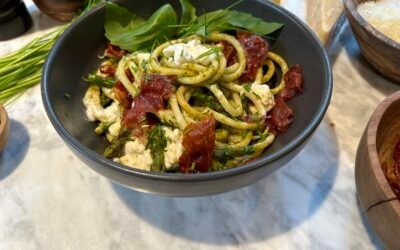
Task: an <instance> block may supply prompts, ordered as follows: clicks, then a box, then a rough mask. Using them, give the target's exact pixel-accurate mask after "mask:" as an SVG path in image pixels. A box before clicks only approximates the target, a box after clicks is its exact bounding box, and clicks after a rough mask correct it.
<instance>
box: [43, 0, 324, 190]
mask: <svg viewBox="0 0 400 250" xmlns="http://www.w3.org/2000/svg"><path fill="white" fill-rule="evenodd" d="M117 2H118V3H119V4H121V5H123V6H125V7H127V8H129V9H130V10H132V11H134V12H135V13H137V14H139V15H141V16H143V17H147V16H149V15H150V14H151V13H153V12H154V11H155V10H156V9H157V8H159V7H160V6H161V5H162V4H163V3H166V2H170V3H171V4H172V5H173V6H174V7H175V9H176V10H179V9H180V7H179V1H178V0H174V1H163V0H154V1H130V0H121V1H117ZM234 2H236V0H219V1H204V0H193V4H194V5H195V6H196V7H197V9H198V10H203V9H205V10H206V11H210V10H215V9H219V8H224V7H226V6H229V5H231V4H232V3H234ZM235 8H236V9H238V10H240V11H244V12H248V13H251V14H253V15H254V16H257V17H260V18H263V19H265V20H267V21H276V22H282V23H284V25H285V26H284V28H283V30H282V31H281V33H280V34H279V38H278V39H277V41H276V42H275V44H274V45H273V46H272V50H273V51H275V52H278V53H280V54H281V55H283V56H284V57H285V58H286V59H287V61H288V63H289V64H290V65H293V64H295V63H301V64H302V65H303V70H304V77H305V81H304V92H303V93H302V94H301V95H299V96H297V97H296V98H294V99H293V100H291V101H290V102H289V105H290V106H291V107H292V108H293V110H294V112H295V121H294V123H293V124H292V126H291V127H290V128H289V130H288V132H287V133H284V134H280V135H279V136H278V137H277V139H276V141H275V142H274V143H273V145H272V146H271V147H269V148H268V150H266V151H265V153H264V154H263V155H262V157H260V158H259V159H258V160H256V161H253V162H251V163H249V164H246V165H243V166H239V167H237V168H233V169H229V170H224V171H220V172H213V173H202V174H189V175H186V174H163V173H154V172H146V171H141V170H136V169H133V168H129V167H126V166H123V165H120V164H118V163H115V162H113V161H111V160H109V159H106V158H104V157H103V156H102V155H101V153H102V151H103V149H104V148H105V146H106V141H105V140H104V139H103V138H102V137H100V136H98V135H96V134H95V133H94V132H93V131H94V128H95V124H94V123H91V122H88V121H87V120H86V119H85V108H84V106H83V104H82V98H83V96H84V93H85V90H86V88H87V83H85V82H83V81H82V76H85V75H87V73H89V72H91V71H93V70H94V69H95V68H96V66H97V65H98V63H99V59H98V55H100V54H102V52H103V51H104V48H105V43H106V40H105V38H104V35H103V33H104V31H103V21H104V8H103V6H100V7H98V8H96V9H94V10H93V11H91V12H90V13H88V14H86V15H85V16H84V17H82V18H80V19H79V20H77V21H76V22H75V23H74V24H73V25H71V27H69V28H68V29H67V30H66V31H65V32H64V34H63V35H62V36H61V37H60V39H59V40H58V41H57V42H56V44H55V46H54V48H53V49H52V51H51V52H50V55H49V57H48V59H47V62H46V64H45V67H44V71H43V78H42V98H43V103H44V106H45V109H46V111H47V114H48V116H49V118H50V121H51V122H52V124H53V126H54V127H55V129H56V130H57V132H58V133H59V134H60V136H61V137H62V138H63V139H64V141H65V142H66V143H67V145H68V146H69V147H70V148H71V149H72V151H73V152H74V153H75V154H76V155H77V156H78V157H79V158H80V159H81V160H82V161H83V162H85V163H86V164H87V165H88V166H89V167H91V168H92V169H93V170H95V171H96V172H98V173H100V174H101V175H103V176H106V177H107V178H109V179H111V180H112V181H114V182H117V183H120V184H122V185H124V186H127V187H130V188H132V189H135V190H139V191H143V192H149V193H156V194H162V195H169V196H200V195H209V194H215V193H221V192H226V191H229V190H233V189H236V188H239V187H243V186H246V185H248V184H251V183H254V182H255V181H257V180H259V179H261V178H262V177H264V176H266V175H268V174H270V173H272V172H273V171H275V170H276V169H278V168H280V167H282V166H284V165H285V164H286V163H287V162H288V161H290V160H291V159H292V158H293V157H294V156H295V155H296V154H297V153H298V152H299V151H300V150H301V149H302V148H303V147H304V145H305V144H306V142H307V140H308V138H310V136H311V134H312V133H313V132H314V130H315V129H316V128H317V126H318V124H319V123H320V122H321V120H322V118H323V116H324V114H325V112H326V109H327V107H328V104H329V101H330V97H331V93H332V72H331V67H330V64H329V60H328V57H327V55H326V53H325V51H324V48H323V47H322V45H321V43H320V42H319V40H318V38H317V37H316V36H315V35H314V34H313V32H312V31H310V29H309V28H308V27H307V26H306V25H305V24H303V23H302V22H301V21H300V20H299V19H298V18H296V17H295V16H294V15H293V14H291V13H289V12H288V11H286V10H284V9H282V8H281V7H279V6H277V5H275V4H273V3H270V2H269V1H262V0H247V1H245V2H243V3H241V4H239V5H237V6H236V7H235ZM65 93H68V94H69V95H70V96H71V98H68V99H66V98H64V95H65Z"/></svg>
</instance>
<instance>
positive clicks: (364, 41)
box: [344, 0, 400, 83]
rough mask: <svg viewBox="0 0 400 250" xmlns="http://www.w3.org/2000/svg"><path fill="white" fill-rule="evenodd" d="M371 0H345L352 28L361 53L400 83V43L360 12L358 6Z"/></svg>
mask: <svg viewBox="0 0 400 250" xmlns="http://www.w3.org/2000/svg"><path fill="white" fill-rule="evenodd" d="M366 1H369V0H344V6H345V10H346V14H347V18H348V20H349V23H350V26H351V29H352V30H353V33H354V36H355V37H356V40H357V43H358V45H359V47H360V49H361V53H362V54H363V56H364V57H365V58H366V59H367V61H368V62H369V63H370V64H371V65H372V66H373V67H374V68H375V69H377V70H378V71H379V72H380V73H381V74H382V75H383V76H385V77H387V78H388V79H390V80H392V81H395V82H397V83H400V43H397V42H395V41H393V40H392V39H390V38H389V37H387V36H385V35H384V34H382V33H381V32H380V31H378V30H377V29H375V28H374V27H372V25H370V24H369V23H367V21H366V20H365V19H364V18H363V17H362V16H361V15H360V14H359V13H358V11H357V6H358V5H359V4H360V3H363V2H366Z"/></svg>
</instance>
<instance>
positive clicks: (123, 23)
mask: <svg viewBox="0 0 400 250" xmlns="http://www.w3.org/2000/svg"><path fill="white" fill-rule="evenodd" d="M144 23H145V20H144V19H143V18H141V17H138V16H136V15H135V14H133V13H132V12H130V11H129V10H128V9H126V8H124V7H121V6H119V5H118V4H115V3H112V2H107V5H106V18H105V23H104V28H105V30H106V37H107V38H108V37H114V36H118V35H119V34H121V33H124V32H128V31H131V30H135V29H137V28H138V27H140V26H142V25H143V24H144Z"/></svg>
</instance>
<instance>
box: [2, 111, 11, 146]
mask: <svg viewBox="0 0 400 250" xmlns="http://www.w3.org/2000/svg"><path fill="white" fill-rule="evenodd" d="M9 133H10V123H9V120H8V115H7V112H6V109H5V108H4V106H3V105H1V103H0V152H1V151H3V149H4V146H5V145H6V142H7V139H8V135H9Z"/></svg>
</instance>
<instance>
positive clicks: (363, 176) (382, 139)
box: [355, 91, 400, 249]
mask: <svg viewBox="0 0 400 250" xmlns="http://www.w3.org/2000/svg"><path fill="white" fill-rule="evenodd" d="M399 139H400V91H398V92H396V93H395V94H393V95H391V96H389V97H388V98H387V99H386V100H384V101H383V102H382V103H381V104H380V105H379V106H378V108H377V109H376V110H375V112H374V113H373V115H372V117H371V119H370V121H369V123H368V125H367V127H366V129H365V131H364V134H363V136H362V138H361V141H360V144H359V145H358V150H357V157H356V167H355V177H356V187H357V193H358V198H359V200H360V203H361V207H362V208H363V211H364V213H365V214H366V217H367V218H368V221H369V222H370V224H371V225H372V228H373V229H374V231H375V233H376V234H377V235H378V236H379V237H380V238H381V240H382V241H383V243H384V244H385V246H386V247H387V248H388V249H400V237H399V231H400V201H399V200H398V199H397V198H396V195H395V193H394V192H393V190H392V189H391V187H390V185H389V183H388V181H387V179H386V177H385V174H384V172H383V170H382V163H385V162H388V161H389V160H390V159H389V158H391V159H392V157H393V149H394V146H395V143H396V142H397V141H398V140H399Z"/></svg>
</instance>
